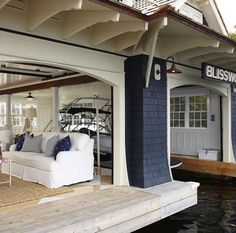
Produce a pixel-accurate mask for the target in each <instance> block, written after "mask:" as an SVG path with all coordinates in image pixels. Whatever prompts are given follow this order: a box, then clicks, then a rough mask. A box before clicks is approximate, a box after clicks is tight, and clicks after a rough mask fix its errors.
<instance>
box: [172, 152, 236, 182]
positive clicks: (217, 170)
mask: <svg viewBox="0 0 236 233" xmlns="http://www.w3.org/2000/svg"><path fill="white" fill-rule="evenodd" d="M171 158H172V159H174V160H180V161H181V162H182V165H181V166H180V167H179V168H178V169H183V170H188V171H194V172H202V173H209V174H215V175H223V176H232V177H236V164H235V163H225V162H221V161H212V160H201V159H198V158H197V157H191V156H183V155H171Z"/></svg>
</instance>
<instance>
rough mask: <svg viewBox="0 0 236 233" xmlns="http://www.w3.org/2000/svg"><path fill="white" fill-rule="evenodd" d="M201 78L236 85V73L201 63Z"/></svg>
mask: <svg viewBox="0 0 236 233" xmlns="http://www.w3.org/2000/svg"><path fill="white" fill-rule="evenodd" d="M202 78H203V79H211V80H217V81H221V82H225V83H228V84H233V85H236V72H233V71H230V70H226V69H224V68H221V67H218V66H214V65H211V64H208V63H205V62H203V63H202Z"/></svg>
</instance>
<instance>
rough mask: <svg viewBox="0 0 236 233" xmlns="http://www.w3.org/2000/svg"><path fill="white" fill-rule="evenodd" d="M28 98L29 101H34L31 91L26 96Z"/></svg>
mask: <svg viewBox="0 0 236 233" xmlns="http://www.w3.org/2000/svg"><path fill="white" fill-rule="evenodd" d="M25 99H26V100H28V101H33V100H34V97H33V96H32V95H31V92H29V95H28V96H26V97H25Z"/></svg>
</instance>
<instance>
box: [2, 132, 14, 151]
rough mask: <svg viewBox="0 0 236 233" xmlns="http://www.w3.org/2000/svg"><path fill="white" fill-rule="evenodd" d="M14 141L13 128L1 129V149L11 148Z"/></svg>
mask: <svg viewBox="0 0 236 233" xmlns="http://www.w3.org/2000/svg"><path fill="white" fill-rule="evenodd" d="M12 141H13V134H12V131H11V130H7V129H3V130H0V146H1V151H6V150H9V147H10V145H11V144H12Z"/></svg>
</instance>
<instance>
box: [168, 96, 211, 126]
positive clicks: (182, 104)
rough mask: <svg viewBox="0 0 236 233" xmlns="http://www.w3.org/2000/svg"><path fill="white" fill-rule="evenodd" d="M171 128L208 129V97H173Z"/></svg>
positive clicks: (171, 99) (171, 100)
mask: <svg viewBox="0 0 236 233" xmlns="http://www.w3.org/2000/svg"><path fill="white" fill-rule="evenodd" d="M170 126H171V127H173V128H177V127H180V128H207V96H178V97H171V98H170Z"/></svg>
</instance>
